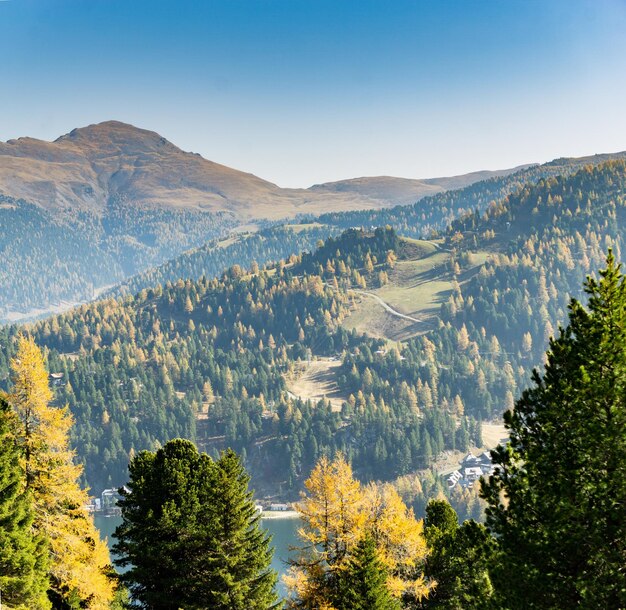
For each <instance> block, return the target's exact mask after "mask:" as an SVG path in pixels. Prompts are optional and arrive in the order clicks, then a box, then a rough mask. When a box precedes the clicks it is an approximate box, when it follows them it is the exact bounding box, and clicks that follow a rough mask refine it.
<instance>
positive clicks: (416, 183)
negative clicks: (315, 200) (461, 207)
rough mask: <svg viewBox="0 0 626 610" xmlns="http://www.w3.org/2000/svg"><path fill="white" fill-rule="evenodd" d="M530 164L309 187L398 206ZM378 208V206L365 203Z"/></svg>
mask: <svg viewBox="0 0 626 610" xmlns="http://www.w3.org/2000/svg"><path fill="white" fill-rule="evenodd" d="M527 167H530V166H529V165H520V166H518V167H513V168H511V169H503V170H496V171H480V172H472V173H470V174H463V175H461V176H452V177H449V178H427V179H424V180H417V179H411V178H394V177H392V176H373V177H364V178H352V179H350V180H339V181H338V182H326V183H324V184H316V185H315V186H312V187H311V189H310V190H312V191H315V192H317V193H322V192H324V193H344V194H345V193H354V194H358V195H361V196H362V197H365V198H367V199H368V200H371V201H372V202H386V204H387V205H388V204H389V203H393V204H397V205H408V204H410V203H414V202H416V201H418V200H419V199H422V198H423V197H427V196H428V195H434V194H435V193H440V192H442V191H447V190H451V189H462V188H464V187H466V186H469V185H471V184H474V183H476V182H481V181H483V180H487V179H489V178H495V177H499V176H508V175H510V174H514V173H515V172H518V171H520V170H522V169H525V168H527ZM368 207H377V206H368Z"/></svg>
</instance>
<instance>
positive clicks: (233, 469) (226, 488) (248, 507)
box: [205, 449, 277, 610]
mask: <svg viewBox="0 0 626 610" xmlns="http://www.w3.org/2000/svg"><path fill="white" fill-rule="evenodd" d="M215 465H216V471H217V472H216V474H217V476H216V480H215V487H214V497H213V505H212V506H213V510H214V524H215V528H214V536H215V537H214V545H215V546H214V553H213V556H212V558H211V566H212V568H211V571H212V581H213V586H212V588H211V590H210V591H208V592H207V597H206V598H205V602H208V603H207V607H209V608H214V609H215V610H247V609H248V608H258V609H259V610H264V609H266V608H274V607H277V598H276V593H275V592H274V587H275V585H276V573H275V572H274V571H273V570H271V569H270V562H271V559H272V553H273V550H272V549H271V547H270V538H269V536H268V534H267V532H265V531H264V530H262V529H261V527H260V517H259V513H258V511H257V510H256V509H255V506H254V502H253V499H252V492H250V491H249V490H248V482H249V480H250V477H249V476H248V474H247V473H246V471H245V469H244V467H243V465H242V463H241V460H240V459H239V457H238V456H237V454H236V453H235V452H234V451H232V450H230V449H229V450H227V451H225V452H224V453H222V455H221V456H220V459H219V460H218V461H217V462H216V464H215Z"/></svg>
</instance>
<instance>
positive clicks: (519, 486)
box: [482, 253, 626, 609]
mask: <svg viewBox="0 0 626 610" xmlns="http://www.w3.org/2000/svg"><path fill="white" fill-rule="evenodd" d="M600 275H601V279H600V281H596V280H593V279H588V280H587V282H586V285H585V289H586V292H587V293H588V295H589V302H588V309H585V308H584V307H583V306H582V305H581V304H580V303H579V302H577V301H575V300H572V302H571V303H570V307H569V325H568V327H567V328H566V329H561V332H560V335H559V337H558V338H557V339H555V340H553V341H551V343H550V349H549V352H548V355H547V364H546V366H545V371H544V373H543V375H542V376H541V375H540V374H539V373H538V372H537V371H535V372H534V374H533V386H532V387H531V388H530V389H527V390H526V391H525V392H524V393H523V394H522V396H521V398H520V399H519V400H518V401H517V403H516V404H515V408H514V410H513V411H512V412H508V413H506V414H505V423H506V426H507V428H508V430H509V432H510V443H509V444H508V445H507V446H506V447H499V448H498V449H497V450H496V451H495V452H494V453H493V460H494V463H495V464H496V466H497V470H496V472H495V474H494V475H493V476H492V477H491V478H490V480H489V482H488V483H485V484H483V487H482V494H483V497H484V498H485V499H486V500H487V502H488V508H487V511H486V514H487V525H488V527H489V528H490V529H491V531H492V532H494V533H495V534H496V535H497V539H498V542H499V547H500V555H501V557H500V560H499V561H498V562H497V563H496V564H495V566H494V569H493V576H494V584H495V585H496V591H497V594H498V596H499V603H500V604H501V607H504V606H506V607H507V608H512V609H515V608H543V609H550V608H564V607H585V608H623V607H625V606H626V572H625V571H624V566H625V565H626V509H625V508H624V507H625V506H626V477H625V476H624V474H625V473H626V435H625V434H624V430H626V407H625V405H626V283H625V281H624V277H623V275H622V274H621V273H620V268H619V266H618V265H616V263H615V260H614V257H613V255H612V253H609V256H608V259H607V268H606V269H605V270H604V271H602V272H601V273H600ZM504 496H506V502H504V501H503V499H502V498H503V497H504Z"/></svg>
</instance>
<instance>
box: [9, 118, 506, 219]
mask: <svg viewBox="0 0 626 610" xmlns="http://www.w3.org/2000/svg"><path fill="white" fill-rule="evenodd" d="M512 171H515V170H503V171H502V172H495V174H496V175H502V174H508V173H510V172H512ZM492 174H494V172H476V173H473V174H468V175H466V176H457V177H454V178H434V179H431V180H408V179H404V178H389V177H383V178H357V179H354V180H347V181H343V182H335V183H330V184H323V185H317V186H315V187H312V188H311V189H283V188H280V187H278V186H276V185H275V184H272V183H271V182H267V181H266V180H262V179H261V178H258V177H256V176H254V175H252V174H248V173H244V172H241V171H238V170H235V169H231V168H229V167H226V166H224V165H220V164H218V163H214V162H212V161H208V160H207V159H204V158H203V157H201V156H200V155H198V154H194V153H189V152H184V151H182V150H181V149H180V148H178V147H177V146H175V145H174V144H172V143H171V142H168V141H167V140H166V139H165V138H163V137H161V136H160V135H159V134H157V133H155V132H153V131H147V130H145V129H138V128H136V127H133V126H132V125H127V124H125V123H120V122H118V121H107V122H105V123H100V124H97V125H90V126H88V127H84V128H81V129H74V130H73V131H72V132H70V133H69V134H67V135H64V136H61V137H60V138H58V139H57V140H55V141H54V142H45V141H43V140H36V139H33V138H19V139H17V140H9V141H8V142H6V143H0V193H2V194H3V195H5V196H7V197H12V198H14V199H23V200H25V201H27V202H29V203H34V204H35V205H37V206H40V207H42V208H44V209H47V210H54V211H61V210H66V211H67V210H73V211H74V210H85V211H87V210H88V211H91V212H94V213H96V214H103V213H104V210H105V209H106V207H107V205H108V203H109V201H110V200H111V198H115V199H118V200H123V201H128V202H133V203H134V204H135V205H142V206H148V207H166V208H183V209H187V210H203V211H211V212H217V211H224V212H228V213H230V214H232V215H233V216H234V217H236V218H237V219H239V220H242V221H245V220H249V219H267V218H269V219H274V218H282V217H290V216H293V215H295V214H297V213H322V212H327V211H342V210H354V209H362V208H380V207H385V206H389V205H393V204H397V203H411V202H413V201H415V200H417V199H419V198H421V197H423V196H425V195H427V194H430V193H434V192H439V191H442V190H445V189H448V188H460V187H463V186H466V185H467V184H471V183H473V182H476V181H478V180H482V179H484V178H485V177H487V176H488V175H492Z"/></svg>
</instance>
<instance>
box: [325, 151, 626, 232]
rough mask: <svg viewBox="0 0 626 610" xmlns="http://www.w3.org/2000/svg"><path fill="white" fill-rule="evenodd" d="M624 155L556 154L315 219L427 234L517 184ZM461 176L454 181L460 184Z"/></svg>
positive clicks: (625, 155)
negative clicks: (388, 203)
mask: <svg viewBox="0 0 626 610" xmlns="http://www.w3.org/2000/svg"><path fill="white" fill-rule="evenodd" d="M618 159H626V152H617V153H608V154H601V155H592V156H588V157H578V158H565V157H563V158H560V159H555V160H554V161H550V162H549V163H544V164H542V165H532V166H527V167H523V168H522V169H520V170H519V171H515V172H513V173H509V174H506V173H505V172H498V173H499V175H496V176H493V177H491V178H488V179H486V180H482V181H481V182H475V183H473V184H470V185H468V186H465V187H463V188H458V189H456V190H449V191H445V192H441V193H435V194H433V195H429V196H427V197H423V198H422V199H420V200H419V201H417V202H416V203H414V204H412V205H398V206H394V207H391V208H385V209H378V210H375V209H369V210H358V211H356V212H336V213H329V214H322V215H321V216H319V217H316V220H319V222H322V223H325V224H331V225H335V226H337V227H339V228H341V229H346V228H349V227H355V226H357V227H378V226H385V225H390V226H392V227H394V228H395V229H396V230H397V231H398V232H399V233H401V234H402V235H405V236H407V237H417V238H423V237H429V236H432V235H434V234H437V233H439V232H441V231H442V230H444V229H446V227H447V226H448V225H449V224H450V223H452V222H453V221H454V220H456V219H457V218H458V217H459V216H463V215H464V214H467V213H470V212H473V211H474V210H480V211H482V210H485V209H486V208H487V206H488V205H489V204H490V203H491V202H492V201H499V200H501V199H504V198H505V197H507V196H509V195H510V194H512V193H515V192H516V191H517V190H519V189H520V188H522V187H524V186H526V185H528V184H533V183H536V182H537V181H538V180H541V179H542V178H548V177H550V176H568V175H570V174H572V173H574V172H576V171H577V170H579V169H580V168H581V167H584V166H586V165H590V166H596V165H599V164H601V163H604V162H606V161H610V160H618ZM462 178H463V176H461V177H460V178H459V180H458V181H457V182H456V184H458V185H460V184H461V182H462V180H461V179H462ZM436 180H439V181H441V182H442V184H445V183H446V181H447V183H448V184H452V185H453V184H454V180H455V179H454V178H438V179H436Z"/></svg>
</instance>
